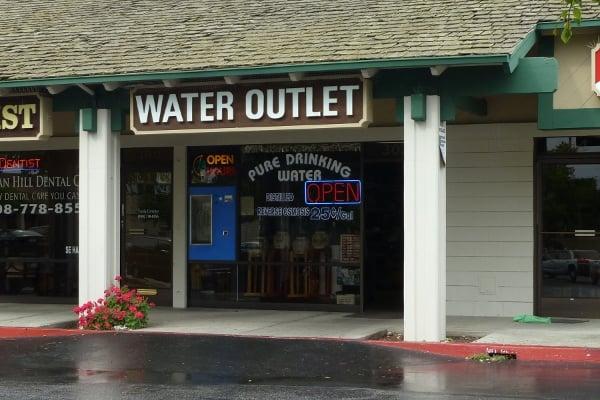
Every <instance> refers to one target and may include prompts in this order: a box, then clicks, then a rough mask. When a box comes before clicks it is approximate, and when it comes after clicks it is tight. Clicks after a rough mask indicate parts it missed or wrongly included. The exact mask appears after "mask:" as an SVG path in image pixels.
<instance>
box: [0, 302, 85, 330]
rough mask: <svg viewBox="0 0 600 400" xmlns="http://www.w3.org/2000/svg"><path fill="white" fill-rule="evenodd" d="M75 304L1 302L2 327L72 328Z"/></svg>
mask: <svg viewBox="0 0 600 400" xmlns="http://www.w3.org/2000/svg"><path fill="white" fill-rule="evenodd" d="M72 308H73V306H70V305H64V304H17V303H0V327H19V328H72V327H75V322H76V320H77V318H76V316H75V314H73V311H72Z"/></svg>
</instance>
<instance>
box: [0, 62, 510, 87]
mask: <svg viewBox="0 0 600 400" xmlns="http://www.w3.org/2000/svg"><path fill="white" fill-rule="evenodd" d="M508 62H509V56H508V55H487V56H456V57H423V58H400V59H389V60H364V61H340V62H330V63H314V64H290V65H273V66H268V67H249V68H228V69H214V70H197V71H176V72H154V73H152V72H149V73H140V74H117V75H99V76H98V75H95V76H80V77H67V78H65V77H62V78H49V79H24V80H7V81H0V88H17V87H32V86H51V85H75V84H81V83H83V84H93V83H104V82H141V81H160V80H176V79H200V78H222V77H224V76H249V75H253V76H255V75H273V74H287V73H290V72H335V71H349V70H360V69H367V68H379V69H385V68H420V67H430V66H433V65H448V66H459V65H465V64H466V65H490V64H505V63H508Z"/></svg>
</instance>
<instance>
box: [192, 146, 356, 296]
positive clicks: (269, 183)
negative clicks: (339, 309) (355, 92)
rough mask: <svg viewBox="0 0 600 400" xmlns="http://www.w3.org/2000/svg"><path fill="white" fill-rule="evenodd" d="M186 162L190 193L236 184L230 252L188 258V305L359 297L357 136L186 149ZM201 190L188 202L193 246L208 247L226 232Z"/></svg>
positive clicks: (205, 191) (222, 188) (221, 188)
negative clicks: (233, 253) (341, 140)
mask: <svg viewBox="0 0 600 400" xmlns="http://www.w3.org/2000/svg"><path fill="white" fill-rule="evenodd" d="M188 161H189V163H188V169H189V171H190V173H189V180H188V182H189V185H190V189H189V191H190V193H191V191H192V188H194V189H193V190H194V192H197V191H198V190H201V191H202V193H212V192H214V196H213V197H214V198H216V199H218V198H221V197H222V196H220V195H218V193H220V192H219V191H222V190H226V188H227V187H232V186H233V187H236V188H237V200H236V203H237V204H236V208H237V210H236V218H237V222H236V226H237V228H238V229H237V232H236V234H237V237H236V243H237V257H236V261H233V262H219V263H217V262H214V261H215V260H214V259H212V260H211V259H206V260H202V259H193V260H190V268H189V281H190V304H192V305H194V304H202V303H206V302H212V301H231V302H267V303H277V302H285V303H312V304H344V305H355V306H358V305H360V295H361V293H360V290H361V289H360V288H361V275H362V270H361V262H362V248H361V245H362V236H361V218H362V215H361V209H362V182H361V177H362V167H361V165H362V163H361V145H360V144H308V145H248V146H243V147H241V148H240V147H229V148H191V149H190V150H189V154H188ZM199 188H201V189H199ZM211 190H212V192H211ZM204 197H206V196H196V195H191V196H190V202H189V207H190V221H189V223H190V224H192V226H193V229H190V235H191V237H190V246H192V247H196V248H197V247H198V246H197V245H198V244H201V243H205V244H206V246H218V245H219V241H224V240H226V239H224V238H223V237H221V236H226V235H225V234H226V232H228V230H227V229H217V230H215V228H214V227H211V226H213V225H214V226H219V218H223V215H225V214H223V213H224V211H221V213H222V214H219V212H218V211H216V210H215V208H214V207H209V206H208V202H206V201H204ZM207 213H213V215H212V216H208V215H207ZM202 224H204V226H205V229H202V228H201V226H200V225H202ZM190 228H191V227H190ZM221 231H222V232H221ZM211 232H212V235H213V236H212V241H209V240H208V239H209V238H211ZM191 254H192V253H191ZM193 254H200V255H201V254H210V251H209V250H208V249H207V248H201V249H198V252H197V253H193ZM200 257H201V256H200Z"/></svg>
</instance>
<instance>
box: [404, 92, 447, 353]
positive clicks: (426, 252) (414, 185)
mask: <svg viewBox="0 0 600 400" xmlns="http://www.w3.org/2000/svg"><path fill="white" fill-rule="evenodd" d="M426 106H427V107H426V119H425V121H414V120H413V119H412V118H411V98H410V97H405V98H404V340H407V341H427V342H438V341H441V340H445V338H446V170H445V166H444V165H443V162H442V160H441V157H440V148H439V127H440V98H439V96H427V97H426Z"/></svg>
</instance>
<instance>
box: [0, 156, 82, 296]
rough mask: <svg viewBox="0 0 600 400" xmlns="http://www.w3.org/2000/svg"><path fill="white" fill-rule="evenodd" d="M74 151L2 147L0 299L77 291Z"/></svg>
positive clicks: (0, 172) (76, 163) (76, 183)
mask: <svg viewBox="0 0 600 400" xmlns="http://www.w3.org/2000/svg"><path fill="white" fill-rule="evenodd" d="M77 171H78V154H77V151H76V150H60V151H36V152H0V295H2V296H0V301H1V300H2V299H7V298H9V299H15V298H26V297H29V298H31V297H38V298H45V299H46V300H45V301H47V302H57V301H61V300H60V299H64V301H66V302H67V301H72V299H73V298H75V297H76V296H77V266H78V252H79V248H78V214H79V189H78V185H79V176H78V172H77Z"/></svg>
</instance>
